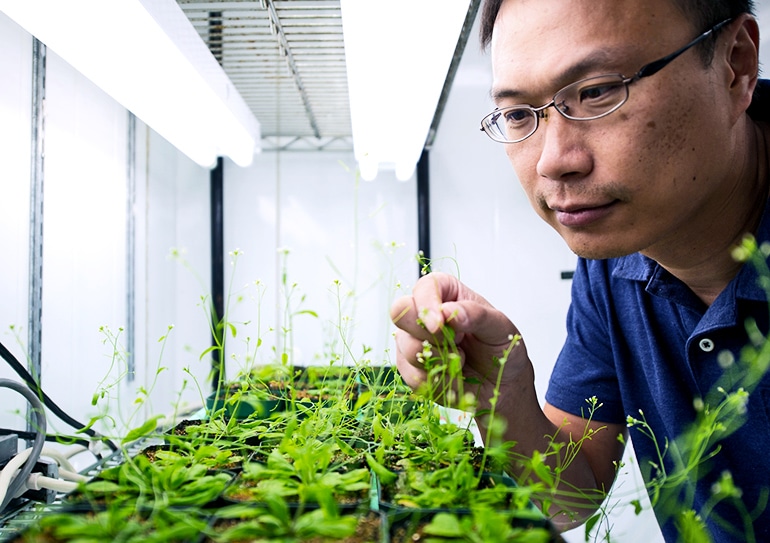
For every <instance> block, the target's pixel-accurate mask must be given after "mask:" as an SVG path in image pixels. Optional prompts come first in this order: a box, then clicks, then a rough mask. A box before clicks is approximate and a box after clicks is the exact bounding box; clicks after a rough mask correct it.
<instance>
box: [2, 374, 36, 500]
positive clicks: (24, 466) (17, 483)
mask: <svg viewBox="0 0 770 543" xmlns="http://www.w3.org/2000/svg"><path fill="white" fill-rule="evenodd" d="M0 387H2V388H10V389H11V390H15V391H16V392H18V393H19V394H21V395H22V396H24V397H25V398H26V399H27V401H28V402H29V403H30V404H31V405H32V412H33V413H34V415H35V424H36V426H35V428H36V429H37V435H36V436H35V439H34V441H33V443H32V447H30V448H29V449H27V450H28V451H29V453H28V454H27V456H26V458H24V459H23V460H20V461H18V462H15V463H18V464H19V466H21V471H20V472H19V474H18V475H17V476H16V477H15V478H13V480H11V477H12V475H13V474H15V473H16V467H14V468H13V470H12V471H9V475H8V477H7V478H8V483H7V484H5V482H4V479H3V477H4V475H5V472H6V468H8V466H9V465H10V464H11V463H14V460H16V458H13V459H12V460H10V461H9V462H8V464H6V465H5V467H4V468H3V471H2V473H0V481H2V486H1V487H0V496H2V500H0V511H4V510H5V508H6V506H7V505H8V502H10V501H11V500H12V499H13V498H14V497H15V496H16V494H17V493H18V492H19V490H21V489H22V487H25V485H26V482H27V479H28V478H29V475H30V474H31V473H32V470H33V469H34V467H35V462H37V459H38V458H40V453H41V452H42V451H43V445H45V432H46V420H45V408H44V407H43V404H42V403H41V402H40V400H39V399H38V397H37V396H35V394H34V393H33V392H32V390H30V389H29V388H28V387H26V386H24V385H22V384H21V383H17V382H16V381H12V380H10V379H0ZM17 456H18V455H17ZM30 458H32V459H33V460H32V461H27V460H29V459H30ZM15 463H14V464H15ZM25 491H26V488H25ZM22 493H23V492H22Z"/></svg>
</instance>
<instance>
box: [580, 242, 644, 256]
mask: <svg viewBox="0 0 770 543" xmlns="http://www.w3.org/2000/svg"><path fill="white" fill-rule="evenodd" d="M567 245H568V246H569V248H570V250H571V251H572V252H573V253H575V254H576V255H577V256H579V257H581V258H586V259H589V260H603V259H606V258H620V257H621V256H628V255H630V254H633V253H635V252H637V251H638V250H637V249H629V248H625V247H619V246H617V245H602V244H588V243H569V242H567Z"/></svg>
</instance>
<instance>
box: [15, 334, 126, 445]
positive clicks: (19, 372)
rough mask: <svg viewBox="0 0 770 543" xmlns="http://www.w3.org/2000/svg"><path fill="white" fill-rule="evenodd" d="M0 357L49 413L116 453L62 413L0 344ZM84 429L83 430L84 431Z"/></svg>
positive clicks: (102, 438)
mask: <svg viewBox="0 0 770 543" xmlns="http://www.w3.org/2000/svg"><path fill="white" fill-rule="evenodd" d="M0 356H2V357H3V358H4V359H5V361H6V362H8V365H10V366H11V368H12V369H13V371H15V372H16V374H17V375H18V376H19V377H21V378H22V379H23V380H24V382H25V383H27V385H28V386H29V388H31V389H32V391H33V392H35V393H36V394H37V395H38V396H39V397H40V398H42V400H43V403H44V404H45V406H46V407H47V408H48V409H50V410H51V412H52V413H53V414H54V415H56V416H57V417H59V418H60V419H61V420H63V421H64V422H66V423H67V424H69V425H70V426H72V427H73V428H75V429H76V430H83V432H84V433H86V434H88V435H89V436H91V437H95V438H98V439H100V440H101V441H104V442H105V443H107V446H108V447H109V448H110V449H112V451H117V450H118V447H117V445H115V444H114V443H113V442H112V441H111V440H109V439H107V438H106V437H104V436H103V435H101V434H99V433H98V432H96V431H95V430H94V429H93V428H86V425H85V424H83V423H81V422H78V421H76V420H75V419H73V418H72V417H70V416H69V415H68V414H67V413H65V412H64V411H62V409H61V408H60V407H59V406H58V405H56V403H55V402H54V401H53V400H52V399H51V398H49V397H48V395H47V394H46V393H45V392H43V389H42V388H41V387H40V385H39V384H38V382H37V381H36V380H35V379H34V378H33V377H32V375H30V374H29V372H28V371H27V369H26V368H25V367H24V366H22V365H21V363H20V362H19V361H18V360H17V359H16V357H15V356H13V354H12V353H11V351H9V350H8V349H6V347H5V345H3V344H2V342H0ZM84 428H85V429H84Z"/></svg>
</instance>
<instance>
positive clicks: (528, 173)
mask: <svg viewBox="0 0 770 543" xmlns="http://www.w3.org/2000/svg"><path fill="white" fill-rule="evenodd" d="M704 30H706V29H694V28H693V27H692V24H691V23H690V22H689V21H688V20H687V18H686V17H685V16H684V15H683V14H682V13H681V12H680V11H678V10H677V9H676V8H675V7H674V6H673V5H672V2H671V0H644V1H639V0H506V1H505V2H503V5H502V8H501V10H500V13H499V15H498V18H497V22H496V24H495V28H494V34H493V39H492V44H491V53H492V65H493V72H494V81H493V88H492V94H493V97H495V102H496V105H497V106H498V107H505V106H510V105H515V104H530V105H532V106H535V107H537V106H541V105H543V104H546V103H548V102H549V101H550V100H551V99H552V97H553V95H554V94H555V93H556V92H557V91H558V90H560V89H561V88H562V87H564V86H566V85H568V84H570V83H573V82H575V81H577V80H579V79H583V78H586V77H591V76H596V75H602V74H607V73H620V74H622V75H624V76H626V77H629V76H631V75H633V74H635V73H636V72H637V70H639V68H641V67H642V66H643V65H644V64H646V63H648V62H650V61H653V60H657V59H658V58H660V57H663V56H665V55H668V54H669V53H672V52H673V51H675V50H677V49H679V48H680V47H682V46H684V45H685V44H687V43H688V42H689V41H690V40H692V39H693V38H694V37H695V36H696V35H697V34H699V33H700V32H702V31H704ZM722 79H724V78H722ZM726 86H727V85H726V84H725V83H724V82H723V81H720V75H719V72H718V70H714V69H712V68H710V67H706V66H705V65H704V63H703V60H702V58H701V56H700V54H699V51H698V50H697V49H691V50H689V51H687V52H686V53H684V54H683V55H682V56H680V57H679V58H677V59H676V60H674V61H673V62H672V63H671V64H669V65H668V66H666V67H665V68H663V69H662V70H661V71H660V72H658V73H657V74H655V75H653V76H650V77H647V78H642V79H641V80H639V81H638V82H635V83H633V84H631V85H630V87H629V98H628V101H627V102H626V103H625V104H624V105H623V106H622V107H621V108H620V109H619V110H617V111H615V112H614V113H612V114H610V115H608V116H607V117H604V118H600V119H595V120H592V121H574V120H567V119H565V118H563V117H562V116H560V115H559V114H558V113H557V112H556V111H555V110H554V109H553V108H549V109H548V110H547V112H548V117H547V119H541V120H540V126H539V128H538V129H537V132H535V133H534V134H533V135H532V136H530V138H529V139H527V140H525V141H523V142H521V143H515V144H509V145H506V146H505V147H506V152H507V154H508V157H509V159H510V160H511V163H512V164H513V166H514V168H515V170H516V172H517V174H518V176H519V179H520V181H521V183H522V186H523V187H524V190H525V191H526V193H527V195H528V197H529V199H530V201H531V203H532V205H533V207H534V208H535V210H536V211H537V212H538V214H539V215H540V216H541V217H542V218H543V219H544V220H545V221H546V222H548V223H549V224H550V225H551V226H553V227H554V228H555V229H556V230H557V231H558V232H559V234H560V235H561V236H562V237H563V238H564V239H565V241H566V242H567V244H568V245H569V247H570V248H571V249H572V250H573V251H574V252H575V253H577V254H578V255H581V256H585V257H588V258H609V257H614V256H621V255H625V254H630V253H633V252H636V251H642V252H644V253H645V254H648V255H649V256H652V257H653V258H658V257H660V256H661V255H665V254H667V252H669V251H672V250H676V249H675V248H676V247H681V244H683V243H684V244H688V243H690V244H697V242H698V237H699V236H702V235H703V234H702V233H703V231H704V230H703V228H704V226H705V225H706V224H707V222H706V221H709V222H711V223H713V221H714V220H715V214H718V213H719V210H720V206H722V205H723V204H724V198H725V197H726V194H725V190H727V189H725V188H724V186H725V183H724V180H725V179H726V178H728V177H730V164H731V157H730V156H726V155H725V153H726V149H728V148H729V147H730V146H729V144H728V143H729V142H728V141H726V139H729V138H730V137H731V131H732V130H733V129H734V126H733V124H734V120H732V121H731V120H730V115H729V113H728V110H729V107H728V106H729V104H728V102H727V96H726V95H727V92H726V91H725V87H726ZM726 144H728V145H726Z"/></svg>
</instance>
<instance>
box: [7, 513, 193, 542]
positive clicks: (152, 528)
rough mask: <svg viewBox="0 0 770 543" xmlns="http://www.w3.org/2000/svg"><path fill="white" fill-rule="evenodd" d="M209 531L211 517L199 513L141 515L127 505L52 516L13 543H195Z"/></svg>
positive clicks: (34, 525)
mask: <svg viewBox="0 0 770 543" xmlns="http://www.w3.org/2000/svg"><path fill="white" fill-rule="evenodd" d="M207 527H208V517H207V516H204V515H202V514H201V513H200V511H197V510H174V509H158V510H156V511H153V512H152V513H151V514H149V515H143V514H139V513H137V512H136V511H134V510H132V509H131V508H130V507H125V506H124V504H118V503H115V504H112V505H110V506H108V507H107V508H105V509H104V510H100V511H94V512H89V513H85V512H77V511H66V510H65V511H62V512H54V513H49V514H47V515H45V516H43V517H41V518H40V520H39V522H37V523H35V524H32V525H31V526H30V527H29V528H28V529H27V530H25V531H24V532H23V533H22V534H21V535H20V536H19V537H18V538H16V539H14V540H13V541H14V543H41V542H46V543H58V542H66V541H77V542H79V543H104V542H106V541H114V542H118V541H119V542H121V543H185V542H189V541H194V540H196V539H197V538H198V537H199V536H200V534H201V533H204V532H205V531H206V530H207Z"/></svg>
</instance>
